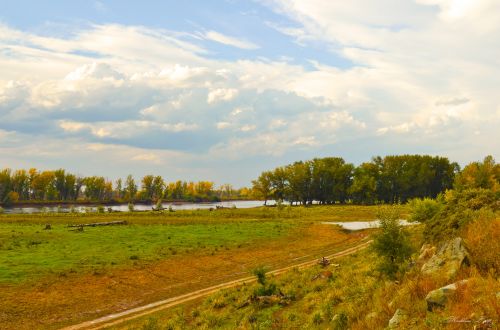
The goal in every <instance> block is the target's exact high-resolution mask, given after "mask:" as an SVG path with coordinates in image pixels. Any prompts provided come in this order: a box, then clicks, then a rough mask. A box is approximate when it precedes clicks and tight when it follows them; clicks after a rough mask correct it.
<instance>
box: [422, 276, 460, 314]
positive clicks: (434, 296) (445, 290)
mask: <svg viewBox="0 0 500 330" xmlns="http://www.w3.org/2000/svg"><path fill="white" fill-rule="evenodd" d="M466 284H467V280H462V281H458V282H456V283H453V284H449V285H447V286H444V287H442V288H439V289H436V290H433V291H431V292H429V293H428V294H427V296H426V297H425V301H426V302H427V309H428V310H429V311H432V310H433V309H434V308H436V307H444V306H445V305H446V303H447V302H448V299H449V298H450V297H451V296H453V295H454V294H455V293H456V291H457V289H458V288H459V287H460V286H464V285H466Z"/></svg>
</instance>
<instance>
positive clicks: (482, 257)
mask: <svg viewBox="0 0 500 330" xmlns="http://www.w3.org/2000/svg"><path fill="white" fill-rule="evenodd" d="M464 237H465V242H466V244H467V248H468V249H469V251H470V254H471V259H472V260H471V261H472V263H474V264H475V265H476V267H477V268H478V269H479V271H480V272H481V273H482V274H487V273H491V272H493V274H496V276H498V275H500V255H499V251H500V218H496V219H490V218H486V217H485V218H481V219H479V220H476V221H474V222H473V223H471V224H469V225H468V226H467V228H466V229H465V235H464Z"/></svg>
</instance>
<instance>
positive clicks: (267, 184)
mask: <svg viewBox="0 0 500 330" xmlns="http://www.w3.org/2000/svg"><path fill="white" fill-rule="evenodd" d="M271 175H272V174H271V172H270V171H266V172H262V174H261V175H259V177H258V178H257V180H253V181H252V189H253V191H254V193H255V195H256V197H257V198H262V199H264V205H266V204H267V200H268V199H269V197H270V196H271Z"/></svg>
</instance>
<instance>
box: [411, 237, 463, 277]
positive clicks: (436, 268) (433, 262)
mask: <svg viewBox="0 0 500 330" xmlns="http://www.w3.org/2000/svg"><path fill="white" fill-rule="evenodd" d="M423 253H425V251H423ZM468 262H469V254H468V252H467V250H466V249H465V246H464V244H463V240H462V238H460V237H456V238H454V239H452V240H450V241H447V242H446V243H444V244H442V245H441V247H440V248H439V250H438V251H437V252H436V254H434V255H433V256H432V257H431V258H430V259H429V260H428V261H427V262H426V263H424V264H423V266H422V269H421V271H422V273H423V274H425V275H435V274H439V275H445V276H446V278H447V279H452V278H453V277H455V275H456V274H457V272H458V270H459V269H460V267H462V265H463V264H464V263H468Z"/></svg>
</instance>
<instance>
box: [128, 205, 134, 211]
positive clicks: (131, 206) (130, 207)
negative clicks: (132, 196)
mask: <svg viewBox="0 0 500 330" xmlns="http://www.w3.org/2000/svg"><path fill="white" fill-rule="evenodd" d="M128 211H129V212H134V204H132V203H128Z"/></svg>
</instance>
